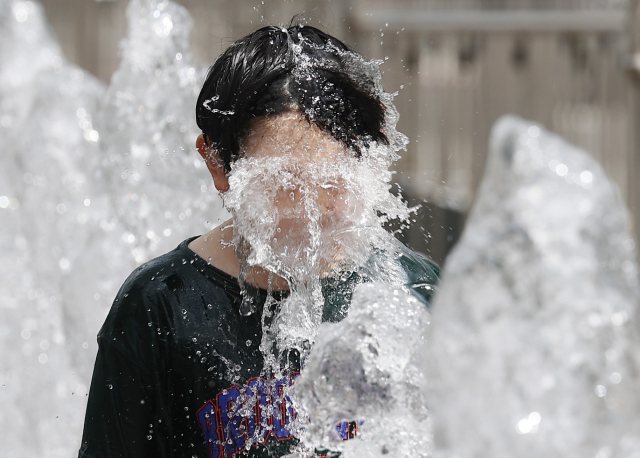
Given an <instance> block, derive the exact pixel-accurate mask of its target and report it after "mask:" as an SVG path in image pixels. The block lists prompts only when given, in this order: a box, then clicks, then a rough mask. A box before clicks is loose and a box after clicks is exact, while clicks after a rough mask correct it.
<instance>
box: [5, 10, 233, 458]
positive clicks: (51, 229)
mask: <svg viewBox="0 0 640 458" xmlns="http://www.w3.org/2000/svg"><path fill="white" fill-rule="evenodd" d="M127 15H128V31H127V37H126V39H125V40H124V41H123V43H122V56H123V60H122V64H121V66H120V68H119V70H118V71H117V72H116V74H115V75H114V77H113V79H112V81H111V84H110V86H109V88H108V89H106V88H105V87H104V86H103V85H102V84H101V83H100V82H98V81H97V80H96V79H95V78H93V77H92V76H91V75H89V74H87V73H86V72H84V71H83V70H81V69H80V68H78V67H76V66H74V65H72V64H70V63H68V62H67V61H66V59H65V58H64V56H63V54H62V53H61V50H60V48H59V46H58V44H57V42H56V41H55V38H54V37H53V36H52V33H51V32H50V30H49V27H48V26H47V24H46V20H45V18H44V15H43V13H42V8H41V6H40V5H39V4H38V3H37V2H34V1H26V2H21V1H14V0H3V1H2V2H0V57H1V59H0V107H1V111H0V127H1V129H0V147H1V148H2V156H1V158H0V161H2V167H0V177H1V178H0V218H1V219H2V225H3V226H2V227H3V231H2V236H0V247H1V251H0V256H1V258H2V259H1V262H0V269H1V270H2V278H3V281H2V283H1V284H0V315H1V319H0V339H1V341H2V345H1V348H2V350H1V352H2V360H3V370H2V372H1V373H0V380H1V383H2V390H0V399H1V401H0V402H1V405H2V409H0V410H1V411H0V431H1V432H0V443H2V449H3V453H4V456H9V457H14V456H16V457H17V456H26V455H41V456H48V457H58V456H59V457H69V456H74V455H75V454H76V453H77V449H78V447H79V444H80V437H81V432H82V422H83V418H84V409H85V405H86V394H87V391H88V387H89V383H90V376H91V372H92V368H93V361H94V358H95V351H96V344H95V337H96V334H97V332H98V330H99V328H100V326H101V324H102V322H103V321H104V318H105V316H106V313H107V311H108V309H109V307H110V305H111V301H112V300H113V298H114V297H115V293H116V291H117V289H118V288H119V286H120V285H121V284H122V282H123V281H124V279H125V278H126V276H127V275H128V274H129V273H130V272H131V270H133V268H134V267H135V266H136V265H139V264H140V263H142V262H144V261H146V260H148V259H150V258H152V257H154V256H157V255H159V254H161V253H164V252H166V251H168V250H170V249H172V248H174V247H175V246H176V245H177V244H178V243H179V242H180V241H181V240H183V239H185V238H186V237H188V236H191V235H198V234H201V233H203V232H205V231H206V230H207V228H208V227H212V225H215V224H216V223H217V222H218V221H219V220H220V218H221V215H222V211H221V202H220V200H219V197H218V196H217V193H216V192H215V190H213V189H211V188H212V186H211V185H210V177H209V176H208V173H207V172H206V168H205V167H204V164H203V163H202V161H201V159H200V158H199V156H198V155H197V153H196V152H195V151H193V145H194V143H195V138H196V136H197V128H196V126H195V120H194V108H195V99H196V94H197V91H198V90H199V85H200V84H201V78H202V70H201V69H198V68H196V66H195V65H194V64H193V62H192V59H191V53H190V50H189V47H188V33H189V30H190V27H191V20H190V18H189V16H188V13H187V12H186V10H185V9H184V8H182V7H180V6H178V5H176V4H173V3H171V2H153V3H150V4H147V3H144V2H136V1H134V2H132V3H131V4H130V5H129V8H128V10H127Z"/></svg>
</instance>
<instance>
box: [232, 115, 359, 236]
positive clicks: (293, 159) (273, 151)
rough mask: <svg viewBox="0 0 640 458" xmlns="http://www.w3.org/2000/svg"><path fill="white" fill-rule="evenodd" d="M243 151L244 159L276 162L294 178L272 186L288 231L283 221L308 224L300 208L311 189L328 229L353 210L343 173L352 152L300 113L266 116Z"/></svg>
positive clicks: (251, 131)
mask: <svg viewBox="0 0 640 458" xmlns="http://www.w3.org/2000/svg"><path fill="white" fill-rule="evenodd" d="M242 150H243V151H242V156H243V157H246V158H252V159H257V160H258V161H260V162H262V161H264V162H271V163H272V164H273V166H274V168H275V167H276V163H277V164H278V165H279V166H280V167H279V168H280V171H281V172H282V174H283V175H285V174H286V176H287V177H288V178H289V180H288V182H287V180H285V181H280V182H274V183H273V186H274V188H273V189H272V190H273V191H275V194H274V201H273V204H274V205H275V207H276V208H277V209H278V212H279V214H280V218H281V222H282V223H283V224H282V225H281V229H282V230H284V227H282V226H283V225H288V226H292V225H295V224H296V223H298V224H299V223H306V222H307V221H299V220H300V219H302V220H306V219H307V218H308V215H304V214H302V212H300V211H299V210H301V208H300V207H301V206H304V204H305V202H303V197H304V196H305V193H306V196H307V197H311V198H313V200H314V201H315V203H316V204H317V206H318V210H319V212H320V215H319V222H320V224H321V225H322V226H323V227H324V226H327V225H329V224H331V223H332V222H334V223H337V222H338V221H337V220H339V219H340V216H341V215H342V216H344V214H345V212H347V213H348V212H349V208H348V207H349V204H350V203H351V204H353V203H355V200H354V199H351V200H349V199H348V194H349V191H348V190H347V189H345V186H344V183H343V182H342V181H343V180H342V178H341V177H340V176H339V173H338V172H339V171H340V167H348V166H349V165H350V164H349V162H350V161H349V158H351V159H353V157H352V156H353V155H352V153H350V152H349V151H347V149H346V148H345V147H344V146H343V145H342V144H341V143H338V142H337V141H336V140H334V139H333V138H332V137H331V136H329V135H328V134H326V133H325V132H322V131H321V130H320V129H319V128H318V127H317V126H316V125H315V124H310V123H308V122H307V121H306V120H305V119H304V117H303V116H302V115H301V114H300V113H297V112H291V113H284V114H281V115H278V116H273V117H269V118H261V119H260V120H258V121H257V122H255V123H254V124H253V125H252V126H251V128H250V130H249V133H248V135H247V136H246V137H245V139H244V142H243V145H242ZM281 176H282V175H281ZM309 193H311V194H312V196H309ZM293 220H298V221H293Z"/></svg>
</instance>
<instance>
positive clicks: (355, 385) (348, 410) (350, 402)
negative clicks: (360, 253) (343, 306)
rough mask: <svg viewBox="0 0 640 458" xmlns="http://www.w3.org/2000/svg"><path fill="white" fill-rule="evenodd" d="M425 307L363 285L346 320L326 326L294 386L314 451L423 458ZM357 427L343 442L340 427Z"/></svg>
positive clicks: (401, 292) (391, 288)
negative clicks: (348, 425)
mask: <svg viewBox="0 0 640 458" xmlns="http://www.w3.org/2000/svg"><path fill="white" fill-rule="evenodd" d="M428 324H429V314H428V312H427V309H426V307H425V304H424V302H423V301H422V300H421V299H419V298H418V297H417V296H415V295H414V294H411V293H410V292H409V291H407V290H406V289H404V288H402V287H400V286H398V285H393V284H391V283H389V282H374V283H368V284H364V285H361V286H360V287H358V289H357V290H356V292H355V294H354V296H353V300H352V302H351V308H350V310H349V315H348V316H347V318H345V319H344V320H343V321H341V322H340V323H325V324H323V325H322V326H321V328H320V330H319V332H318V339H317V342H316V344H315V346H314V348H313V349H312V351H311V354H310V356H309V359H308V361H307V364H306V367H305V368H304V370H303V371H302V374H301V376H300V379H299V380H298V381H297V382H296V384H295V393H296V396H297V402H298V403H299V405H300V406H301V407H302V409H301V410H302V411H303V412H305V413H306V415H308V416H305V417H304V418H302V417H301V419H300V421H305V422H309V421H310V425H309V426H308V427H307V428H305V430H304V431H303V432H302V434H301V435H302V438H303V443H304V444H305V445H306V446H307V447H309V448H316V449H319V450H323V449H329V450H334V451H340V452H341V453H342V456H344V457H345V458H351V457H354V458H355V457H383V456H387V455H388V456H395V457H426V456H428V455H429V453H430V451H431V425H430V419H429V417H428V414H427V408H426V399H425V398H424V394H423V393H424V389H423V385H424V372H423V369H422V364H421V360H422V358H423V357H424V355H423V350H424V346H425V334H426V331H427V325H428ZM345 421H346V422H351V421H355V422H356V423H357V425H358V426H357V436H356V438H355V439H351V440H348V441H343V440H342V438H341V437H340V435H339V434H338V432H337V430H336V424H339V423H341V422H345Z"/></svg>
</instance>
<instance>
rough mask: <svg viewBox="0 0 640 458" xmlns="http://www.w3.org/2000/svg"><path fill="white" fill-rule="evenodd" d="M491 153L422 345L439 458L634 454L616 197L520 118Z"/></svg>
mask: <svg viewBox="0 0 640 458" xmlns="http://www.w3.org/2000/svg"><path fill="white" fill-rule="evenodd" d="M490 146H491V147H490V155H489V158H488V163H487V169H486V173H485V177H484V181H483V183H482V186H481V189H480V193H479V196H478V199H477V202H476V204H475V207H474V208H473V211H472V213H471V215H470V217H469V221H468V223H467V227H466V229H465V232H464V234H463V237H462V239H461V240H460V242H459V244H458V245H457V247H456V248H455V250H454V252H453V253H452V254H451V255H450V258H449V260H448V261H447V265H446V269H445V272H444V274H443V283H442V286H441V289H440V292H439V295H438V297H437V299H436V301H435V303H434V306H433V310H434V312H433V313H434V315H433V326H432V327H431V328H430V329H431V333H430V335H429V340H430V342H429V344H428V346H427V347H425V352H426V353H425V354H428V355H430V356H431V357H430V358H429V362H428V364H427V367H428V368H429V371H428V374H429V379H428V380H429V385H430V390H429V395H428V400H429V405H430V407H431V409H432V416H433V424H434V427H435V441H436V449H438V450H439V453H438V456H457V457H475V456H493V457H514V456H517V457H534V456H535V457H537V456H546V457H563V458H570V457H584V456H593V457H595V456H597V457H598V458H604V457H609V458H613V457H630V456H637V453H638V452H639V451H640V436H639V431H640V423H639V422H640V417H639V416H638V412H640V397H639V396H638V391H637V386H638V382H639V380H638V377H639V375H638V367H640V366H639V363H640V360H639V356H640V355H639V353H638V348H640V335H639V333H638V321H637V319H638V318H637V315H636V310H637V307H638V304H639V299H640V295H639V289H638V268H637V264H636V261H635V249H634V243H633V240H632V238H631V236H630V234H629V229H628V223H627V211H626V209H625V208H624V206H623V204H622V203H621V201H620V197H619V194H618V190H617V188H616V187H615V185H614V184H613V182H612V181H611V180H610V179H609V178H608V177H607V176H606V175H605V173H604V172H603V170H602V168H601V167H600V166H599V165H598V164H597V163H596V162H595V161H594V160H593V159H591V158H590V157H589V156H588V155H587V154H585V153H584V152H583V151H581V150H579V149H577V148H576V147H574V146H572V145H570V144H568V143H566V142H565V141H564V140H562V139H561V138H559V137H557V136H555V135H553V134H550V133H548V132H547V131H545V130H544V129H542V128H541V127H539V126H537V125H535V124H532V123H529V122H525V121H523V120H521V119H518V118H514V117H505V118H503V119H501V120H500V121H499V122H498V123H497V124H496V126H495V127H494V130H493V133H492V140H491V145H490ZM427 349H429V351H428V352H427Z"/></svg>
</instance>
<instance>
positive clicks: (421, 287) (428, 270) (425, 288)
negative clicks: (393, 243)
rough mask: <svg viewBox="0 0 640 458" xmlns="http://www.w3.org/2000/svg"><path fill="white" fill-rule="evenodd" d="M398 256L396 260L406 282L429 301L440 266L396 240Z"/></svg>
mask: <svg viewBox="0 0 640 458" xmlns="http://www.w3.org/2000/svg"><path fill="white" fill-rule="evenodd" d="M398 248H399V251H400V256H399V259H398V262H399V263H400V265H401V266H402V269H403V270H404V272H405V274H406V275H407V280H408V281H407V283H408V286H410V287H411V288H412V289H413V290H414V291H415V292H416V293H418V294H419V295H420V296H422V297H423V298H424V299H425V300H426V301H427V303H429V302H431V299H432V297H433V294H434V293H435V292H436V289H437V287H438V283H439V282H440V276H441V274H442V272H441V270H440V267H439V266H438V265H437V264H436V263H435V262H433V261H432V260H431V259H429V258H428V257H427V256H425V255H424V254H422V253H418V252H416V251H413V250H412V249H410V248H409V247H407V246H406V245H404V244H403V243H400V242H398Z"/></svg>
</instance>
